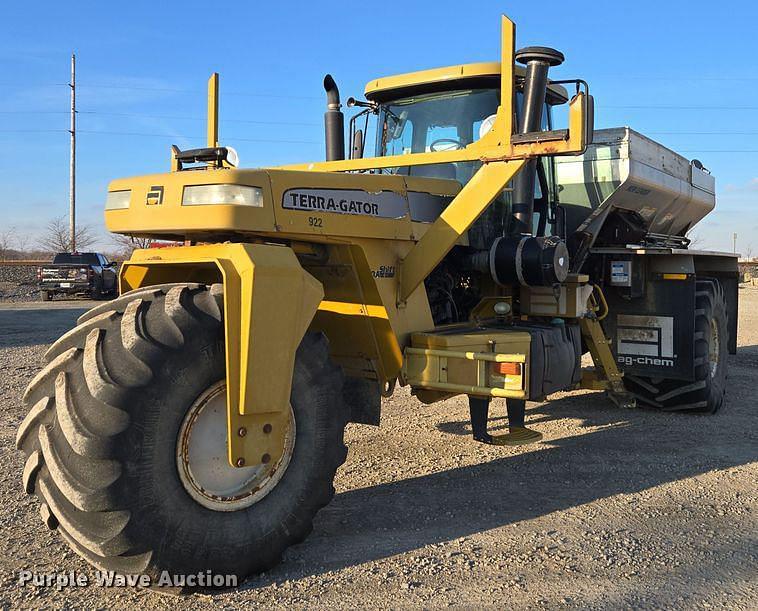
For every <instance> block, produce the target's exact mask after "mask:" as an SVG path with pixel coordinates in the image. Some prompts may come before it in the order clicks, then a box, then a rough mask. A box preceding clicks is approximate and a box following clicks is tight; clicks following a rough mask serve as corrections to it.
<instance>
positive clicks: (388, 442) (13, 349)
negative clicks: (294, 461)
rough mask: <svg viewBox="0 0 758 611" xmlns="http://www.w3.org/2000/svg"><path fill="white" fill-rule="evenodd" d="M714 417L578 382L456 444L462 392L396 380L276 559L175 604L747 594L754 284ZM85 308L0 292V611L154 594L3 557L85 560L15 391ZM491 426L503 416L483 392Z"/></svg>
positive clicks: (162, 600) (461, 433)
mask: <svg viewBox="0 0 758 611" xmlns="http://www.w3.org/2000/svg"><path fill="white" fill-rule="evenodd" d="M741 299H742V303H741V315H740V319H741V320H740V337H739V344H740V348H739V352H738V354H737V355H736V356H734V357H730V363H729V366H730V383H729V389H728V391H727V404H726V406H725V408H724V409H723V410H722V411H721V412H720V413H719V414H718V415H717V416H714V417H702V416H692V415H689V416H688V415H684V414H660V413H655V412H652V411H646V410H641V409H637V410H630V411H622V410H620V409H617V408H615V407H613V406H612V405H611V404H610V403H609V402H608V401H606V400H604V399H603V397H602V395H600V394H597V393H570V394H569V393H565V394H560V395H555V396H552V397H551V398H550V400H549V401H547V402H544V403H531V404H530V406H529V411H528V419H529V422H530V424H531V425H532V426H533V427H534V428H535V429H537V430H539V431H541V432H542V433H543V434H544V436H545V439H544V442H543V443H541V444H538V445H532V446H525V447H521V448H495V447H489V446H482V445H478V444H474V443H472V442H470V441H469V438H468V437H467V423H466V415H467V408H466V403H465V402H464V401H463V400H462V399H452V400H449V401H446V402H444V403H442V404H438V405H433V406H423V405H421V404H419V403H417V402H416V401H414V400H412V399H411V398H410V396H409V395H408V393H407V392H406V391H404V390H403V389H401V390H399V391H398V392H397V393H396V394H395V396H394V397H393V398H391V399H389V400H387V401H386V403H385V405H384V412H383V424H382V427H381V428H379V429H376V428H373V427H365V426H357V425H350V427H349V428H348V432H347V438H348V442H349V447H350V455H349V457H348V461H347V463H346V464H345V465H344V466H343V467H342V469H341V470H340V471H339V472H338V475H337V481H336V484H335V485H336V488H337V495H336V497H335V499H334V501H333V502H332V503H331V505H329V506H328V507H327V508H325V509H324V510H322V511H321V513H320V514H319V515H318V517H317V519H316V523H315V528H314V532H313V534H312V535H311V536H310V538H309V539H307V540H306V542H305V543H303V544H301V545H299V546H296V547H294V548H292V549H290V550H289V551H288V553H287V554H286V555H285V560H284V562H283V564H281V565H280V566H279V567H277V568H276V569H274V570H272V571H270V572H269V573H267V574H263V575H260V576H258V577H256V578H254V579H252V580H251V581H249V582H247V583H245V584H243V585H242V586H241V587H240V588H239V589H238V590H235V591H230V592H224V593H220V594H216V595H210V596H209V595H193V596H189V597H185V598H184V599H183V600H182V601H181V602H182V603H183V604H184V605H186V607H187V608H197V609H201V608H202V609H206V608H216V607H218V608H236V607H240V606H243V605H245V606H261V607H266V608H278V607H287V608H305V607H310V608H313V607H329V608H348V607H382V608H387V607H391V608H407V607H413V608H416V607H425V608H436V607H446V606H452V607H464V608H470V607H499V608H537V609H539V608H550V609H552V608H580V607H581V608H651V607H652V608H677V609H699V608H706V609H710V608H722V609H756V608H758V578H757V576H758V542H757V541H756V535H757V534H758V520H757V519H756V512H757V511H758V493H757V492H756V491H757V490H758V487H757V486H756V484H758V466H757V464H756V461H757V460H758V428H757V427H756V401H755V380H756V373H758V289H752V288H748V289H743V290H742V291H741ZM83 307H89V305H88V304H86V303H83V302H79V303H75V302H74V303H71V302H69V303H53V304H44V305H43V304H25V305H24V306H14V305H11V304H5V305H0V375H2V388H1V389H0V406H2V410H3V412H4V413H3V416H4V417H3V418H2V421H1V422H0V461H2V462H0V524H2V531H3V536H2V554H0V580H1V581H0V608H6V607H21V608H26V607H29V608H32V607H33V608H39V607H56V608H82V607H83V608H114V609H134V608H147V609H164V608H165V609H169V608H173V607H175V606H176V605H177V603H178V602H180V601H178V600H177V599H176V598H170V597H166V596H161V595H158V594H155V593H153V592H149V591H143V590H137V589H134V588H120V589H119V588H111V589H107V588H99V587H95V586H90V587H86V588H69V589H65V590H63V591H61V592H57V591H56V590H55V589H54V588H49V587H32V586H25V587H20V586H19V585H17V581H16V579H17V578H16V575H17V572H18V571H19V570H23V569H29V570H33V571H41V572H62V571H78V572H81V573H85V574H88V575H90V576H92V575H93V574H94V573H93V571H92V570H91V569H90V568H89V567H88V566H87V565H86V564H85V563H84V562H83V561H82V560H80V559H79V558H78V557H77V556H76V555H75V554H74V553H73V552H71V551H69V549H68V547H67V546H66V545H65V544H64V543H63V542H62V541H61V539H60V538H59V537H58V536H57V535H56V534H55V532H50V531H48V530H47V529H46V528H44V527H43V525H42V523H41V521H40V519H39V515H38V503H37V502H36V500H33V499H31V498H30V497H28V496H26V495H25V494H24V493H23V492H22V491H21V486H20V473H21V469H22V466H23V463H22V459H21V456H20V455H19V453H18V452H16V450H15V447H14V444H13V438H14V435H15V430H16V427H17V426H18V423H19V422H20V421H21V419H22V418H23V416H24V410H23V409H22V407H21V405H20V402H19V399H18V397H19V396H20V395H21V393H22V391H23V389H24V387H25V386H26V384H27V383H28V381H29V380H30V378H31V377H32V375H33V374H34V373H35V372H36V371H37V369H38V368H39V367H40V364H41V362H42V355H43V353H44V350H45V346H46V344H48V343H49V342H50V341H51V340H52V339H54V338H55V337H57V336H58V335H59V334H60V333H62V332H63V331H64V330H65V329H67V328H68V327H70V326H71V325H72V324H73V323H74V321H75V319H76V317H77V316H78V315H79V314H80V313H81V312H82V308H83ZM493 411H494V412H496V413H495V414H493V420H492V422H491V424H490V426H491V428H492V429H496V428H499V427H503V426H504V424H505V421H504V419H503V418H502V415H503V412H504V405H502V404H495V405H494V409H493Z"/></svg>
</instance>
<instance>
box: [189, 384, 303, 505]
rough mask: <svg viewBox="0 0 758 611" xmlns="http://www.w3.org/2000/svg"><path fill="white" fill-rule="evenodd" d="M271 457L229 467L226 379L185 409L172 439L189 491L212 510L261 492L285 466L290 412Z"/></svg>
mask: <svg viewBox="0 0 758 611" xmlns="http://www.w3.org/2000/svg"><path fill="white" fill-rule="evenodd" d="M290 423H291V424H290V426H289V429H288V430H287V433H286V435H285V440H284V452H283V453H282V457H281V458H280V459H279V460H278V461H277V462H276V463H268V464H259V465H254V466H250V467H241V468H235V467H232V466H231V465H229V462H228V461H227V421H226V383H225V382H223V381H220V382H217V383H215V384H213V385H212V386H211V387H210V388H208V389H207V390H206V391H205V392H203V393H202V394H201V395H200V396H199V397H198V398H197V400H196V401H195V402H194V403H193V404H192V406H191V407H190V408H189V410H188V411H187V415H186V416H185V417H184V420H183V422H182V425H181V427H180V429H179V436H178V439H177V445H176V466H177V470H178V471H179V479H180V480H181V482H182V485H183V486H184V489H185V490H186V491H187V492H188V493H189V495H190V496H191V497H192V498H193V499H194V500H195V501H197V502H198V503H200V504H201V505H202V506H204V507H207V508H208V509H213V510H214V511H237V510H239V509H244V508H245V507H250V506H251V505H253V504H255V503H257V502H258V501H260V500H261V499H262V498H263V497H265V496H266V495H267V494H268V493H269V492H270V491H271V490H272V489H273V488H274V487H275V486H276V485H277V483H279V480H281V478H282V476H283V475H284V472H285V471H286V470H287V466H288V465H289V462H290V459H291V458H292V453H293V450H294V447H295V418H294V414H293V413H292V408H291V407H290Z"/></svg>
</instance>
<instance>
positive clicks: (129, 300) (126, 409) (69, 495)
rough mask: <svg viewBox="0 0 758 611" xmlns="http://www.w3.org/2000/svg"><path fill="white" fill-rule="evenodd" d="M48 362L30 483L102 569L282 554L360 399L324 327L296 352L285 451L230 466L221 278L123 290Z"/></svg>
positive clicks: (266, 563)
mask: <svg viewBox="0 0 758 611" xmlns="http://www.w3.org/2000/svg"><path fill="white" fill-rule="evenodd" d="M271 348H272V349H275V347H271ZM47 359H48V364H47V366H46V367H45V368H44V369H43V370H42V372H40V373H39V374H38V375H37V376H36V377H35V378H34V380H33V381H32V383H31V384H30V386H29V388H28V389H27V391H26V394H25V396H24V400H25V401H26V403H27V405H28V406H29V407H30V412H29V414H28V415H27V417H26V418H25V419H24V421H23V423H22V424H21V426H20V428H19V431H18V435H17V444H18V446H19V448H20V449H22V450H23V452H24V453H25V455H26V465H25V468H24V473H23V485H24V488H25V489H26V491H27V492H29V493H30V494H35V495H36V496H37V497H39V500H40V502H41V507H40V513H41V515H42V518H43V521H44V522H45V523H46V524H47V526H48V527H50V528H57V529H58V531H59V532H60V534H61V535H62V536H63V538H64V539H65V540H66V541H67V542H68V543H69V545H70V546H71V547H72V548H73V549H74V550H75V551H76V552H77V553H78V554H79V555H81V556H82V557H84V558H85V559H86V560H87V561H89V562H90V563H91V564H93V565H95V566H97V567H98V568H101V569H104V570H109V571H115V572H118V573H142V574H146V575H148V576H149V577H151V580H152V583H153V585H155V584H156V583H158V581H159V578H160V576H161V574H162V572H163V571H167V572H168V574H172V575H181V574H183V575H187V574H197V573H203V574H205V573H206V572H207V571H210V572H211V573H212V574H214V575H236V576H237V578H238V579H239V580H241V579H244V578H245V577H247V576H248V575H250V574H253V573H257V572H260V571H264V570H267V569H269V568H271V567H272V566H274V565H275V564H277V563H278V562H279V560H280V558H281V555H282V552H283V551H284V550H285V549H286V548H287V547H288V546H290V545H292V544H294V543H297V542H299V541H301V540H302V539H304V538H305V537H306V536H307V535H308V533H309V532H310V530H311V528H312V520H313V517H314V515H315V514H316V512H317V511H318V510H319V509H320V508H321V507H323V506H324V505H326V504H327V503H328V502H329V501H330V500H331V498H332V496H333V494H334V488H333V486H332V481H333V478H334V474H335V471H336V470H337V468H338V467H339V466H340V465H341V464H342V463H343V462H344V460H345V457H346V455H347V449H346V447H345V445H344V443H343V429H344V425H345V423H346V413H345V411H346V410H345V408H344V402H343V399H342V385H343V376H342V373H341V371H340V369H339V368H338V367H337V366H336V365H334V364H333V363H332V361H331V360H330V358H329V351H328V345H327V342H326V338H325V337H324V336H323V335H321V334H314V333H309V334H307V335H306V336H305V338H304V339H303V341H302V342H301V344H300V347H299V348H298V351H297V356H296V362H295V369H294V377H293V384H292V390H291V396H290V404H291V416H292V417H291V423H292V424H291V427H290V430H289V432H288V434H287V436H286V442H285V450H284V454H283V456H282V458H281V460H279V461H278V462H277V463H276V464H270V465H259V466H252V467H244V468H241V469H235V468H233V467H231V466H229V465H228V463H227V461H226V401H225V383H224V377H225V366H224V325H223V291H222V287H221V285H213V286H211V287H207V286H203V285H190V284H177V285H164V286H158V287H150V288H147V289H138V290H136V291H132V292H131V293H127V294H125V295H122V296H121V297H119V298H118V299H116V300H114V301H112V302H109V303H107V304H102V305H100V306H98V307H97V308H94V309H93V310H91V311H90V312H88V313H87V314H85V315H84V316H83V317H82V318H81V319H80V320H79V324H78V326H77V327H76V328H74V329H73V330H72V331H70V332H69V333H67V334H66V335H64V336H63V337H61V338H60V339H59V340H58V341H57V342H56V343H55V344H54V345H53V346H52V347H51V348H50V350H49V351H48V353H47Z"/></svg>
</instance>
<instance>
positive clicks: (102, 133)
mask: <svg viewBox="0 0 758 611" xmlns="http://www.w3.org/2000/svg"><path fill="white" fill-rule="evenodd" d="M63 131H65V130H63ZM77 132H78V133H80V134H97V135H104V136H145V137H150V138H169V139H171V138H185V139H187V140H202V139H204V138H205V137H204V136H188V135H183V134H154V133H145V132H113V131H100V130H90V129H80V130H77ZM229 140H235V141H237V142H268V143H281V144H319V143H318V142H314V141H311V140H279V139H271V138H234V137H231V138H229Z"/></svg>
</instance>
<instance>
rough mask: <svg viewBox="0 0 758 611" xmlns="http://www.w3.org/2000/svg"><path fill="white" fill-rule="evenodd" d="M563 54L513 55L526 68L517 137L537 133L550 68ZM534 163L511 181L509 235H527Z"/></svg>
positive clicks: (540, 50) (530, 50) (529, 50)
mask: <svg viewBox="0 0 758 611" xmlns="http://www.w3.org/2000/svg"><path fill="white" fill-rule="evenodd" d="M563 60H564V57H563V53H561V52H560V51H556V50H555V49H550V48H548V47H525V48H523V49H520V50H518V51H516V61H517V62H519V63H520V64H525V65H526V76H525V77H524V94H523V95H524V102H523V104H522V105H521V114H520V116H519V118H518V133H519V134H528V133H530V132H536V131H539V130H540V127H541V125H542V110H543V108H544V107H545V96H546V95H547V85H548V78H547V73H548V70H549V69H550V67H551V66H559V65H561V64H562V63H563ZM537 163H539V161H538V160H537V159H532V160H531V161H529V162H528V163H527V164H526V166H525V167H524V169H523V170H521V172H519V173H518V175H517V176H516V178H514V180H513V220H514V229H513V235H531V234H532V218H533V216H534V179H535V174H536V170H537Z"/></svg>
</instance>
